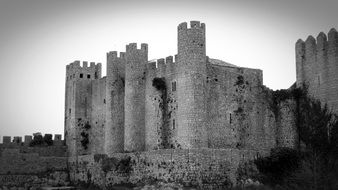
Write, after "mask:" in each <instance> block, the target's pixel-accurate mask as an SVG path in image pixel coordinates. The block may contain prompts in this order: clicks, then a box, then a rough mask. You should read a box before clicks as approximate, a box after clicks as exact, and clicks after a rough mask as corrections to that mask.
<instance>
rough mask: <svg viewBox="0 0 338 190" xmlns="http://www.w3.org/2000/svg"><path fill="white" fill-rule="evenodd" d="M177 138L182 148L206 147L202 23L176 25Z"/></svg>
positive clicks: (204, 54)
mask: <svg viewBox="0 0 338 190" xmlns="http://www.w3.org/2000/svg"><path fill="white" fill-rule="evenodd" d="M177 59H178V61H177V67H178V70H177V99H178V112H177V118H178V124H177V134H178V136H177V140H178V143H179V144H180V145H181V147H182V148H202V147H207V146H208V144H207V133H206V105H205V102H206V101H205V97H206V96H205V87H206V50H205V24H204V23H202V24H200V22H198V21H191V22H190V28H188V27H187V23H185V22H184V23H181V24H180V25H179V26H178V55H177Z"/></svg>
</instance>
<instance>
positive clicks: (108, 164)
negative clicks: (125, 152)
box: [101, 156, 132, 173]
mask: <svg viewBox="0 0 338 190" xmlns="http://www.w3.org/2000/svg"><path fill="white" fill-rule="evenodd" d="M101 168H102V171H104V172H105V173H107V172H109V171H116V172H119V173H129V172H130V171H131V170H132V163H131V157H130V156H128V157H126V158H121V159H118V158H115V157H111V158H108V157H105V158H103V159H102V160H101Z"/></svg>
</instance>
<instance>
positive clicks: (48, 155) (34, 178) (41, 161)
mask: <svg viewBox="0 0 338 190" xmlns="http://www.w3.org/2000/svg"><path fill="white" fill-rule="evenodd" d="M31 142H32V136H29V135H26V136H25V141H24V142H22V138H21V137H17V136H16V137H14V138H13V141H11V137H10V136H5V137H3V143H2V144H0V187H1V188H4V189H5V188H8V189H10V188H26V189H29V188H40V187H43V186H65V185H68V184H69V176H68V167H67V154H66V146H65V145H64V143H63V141H62V140H61V135H55V136H54V140H53V145H50V146H47V145H35V146H33V145H32V146H30V143H31Z"/></svg>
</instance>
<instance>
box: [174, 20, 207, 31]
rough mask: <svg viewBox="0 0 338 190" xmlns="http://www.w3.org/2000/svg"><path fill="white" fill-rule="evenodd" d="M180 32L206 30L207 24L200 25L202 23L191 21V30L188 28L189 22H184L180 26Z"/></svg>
mask: <svg viewBox="0 0 338 190" xmlns="http://www.w3.org/2000/svg"><path fill="white" fill-rule="evenodd" d="M177 28H178V30H187V29H196V28H200V29H205V24H204V23H200V21H190V28H188V24H187V22H182V23H181V24H179V25H178V27H177Z"/></svg>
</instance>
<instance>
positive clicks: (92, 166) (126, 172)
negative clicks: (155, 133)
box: [69, 149, 268, 189]
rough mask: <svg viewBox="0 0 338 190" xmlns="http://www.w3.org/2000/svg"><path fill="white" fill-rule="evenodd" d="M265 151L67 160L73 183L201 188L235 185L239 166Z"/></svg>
mask: <svg viewBox="0 0 338 190" xmlns="http://www.w3.org/2000/svg"><path fill="white" fill-rule="evenodd" d="M267 154H268V152H262V151H253V150H238V149H186V150H178V149H176V150H175V149H167V150H154V151H147V152H135V153H114V154H111V155H110V156H109V157H108V156H107V155H86V156H79V157H71V158H69V163H70V177H71V180H72V181H75V182H81V183H87V184H92V185H96V186H99V187H101V188H103V187H109V186H112V185H117V184H126V183H129V184H144V183H151V182H154V181H163V182H177V183H181V184H184V185H185V186H190V187H191V186H196V187H198V188H200V189H226V188H228V187H231V186H233V185H236V178H237V175H238V174H237V169H238V165H239V164H240V163H242V162H246V161H248V160H251V159H254V158H256V157H257V156H265V155H267Z"/></svg>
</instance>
